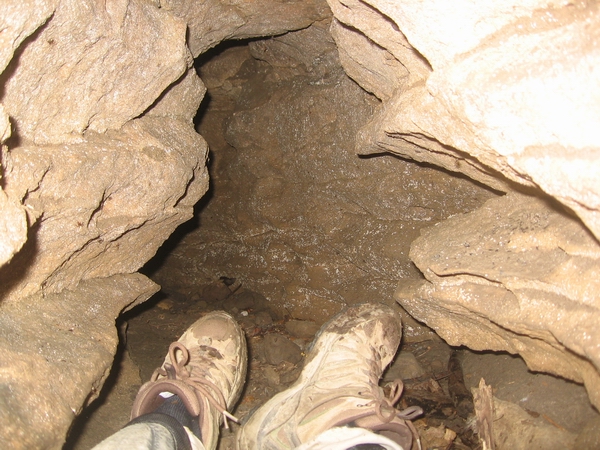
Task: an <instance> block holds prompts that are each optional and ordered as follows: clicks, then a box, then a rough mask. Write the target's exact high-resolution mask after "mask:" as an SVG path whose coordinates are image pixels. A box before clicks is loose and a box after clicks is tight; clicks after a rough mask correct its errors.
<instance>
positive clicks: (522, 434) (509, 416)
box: [493, 397, 592, 450]
mask: <svg viewBox="0 0 600 450" xmlns="http://www.w3.org/2000/svg"><path fill="white" fill-rule="evenodd" d="M493 420H494V423H493V433H494V443H495V446H496V447H495V448H496V449H497V450H546V449H563V448H584V447H574V444H575V440H576V438H577V435H576V434H573V433H570V432H569V431H567V430H565V429H564V428H559V427H556V426H554V425H553V424H551V423H549V422H548V421H547V420H545V419H544V418H543V417H532V416H531V415H530V414H529V413H528V412H527V411H525V410H524V409H523V408H521V407H520V406H519V405H516V404H514V403H510V402H505V401H503V400H499V399H497V398H495V397H494V419H493ZM589 448H592V447H589Z"/></svg>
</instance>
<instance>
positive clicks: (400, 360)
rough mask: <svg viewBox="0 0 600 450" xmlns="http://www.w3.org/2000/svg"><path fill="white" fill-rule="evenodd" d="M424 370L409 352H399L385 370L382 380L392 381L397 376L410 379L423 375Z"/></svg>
mask: <svg viewBox="0 0 600 450" xmlns="http://www.w3.org/2000/svg"><path fill="white" fill-rule="evenodd" d="M424 374H425V371H424V370H423V368H422V367H421V364H419V361H417V358H415V355H413V354H412V353H411V352H400V353H398V355H396V359H395V360H394V361H393V362H392V365H391V366H390V367H389V369H388V370H387V371H386V372H385V375H384V377H383V379H384V381H392V380H395V379H397V378H400V379H401V380H410V379H412V378H419V377H420V376H423V375H424Z"/></svg>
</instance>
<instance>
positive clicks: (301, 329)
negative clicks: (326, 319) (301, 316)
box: [285, 319, 321, 339]
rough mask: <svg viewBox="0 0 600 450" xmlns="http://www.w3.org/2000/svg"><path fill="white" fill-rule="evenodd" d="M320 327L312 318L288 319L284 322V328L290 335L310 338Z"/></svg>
mask: <svg viewBox="0 0 600 450" xmlns="http://www.w3.org/2000/svg"><path fill="white" fill-rule="evenodd" d="M320 328H321V327H320V326H319V325H317V323H316V322H313V321H312V320H296V319H292V320H289V321H288V322H287V323H286V324H285V329H286V331H287V332H288V333H290V335H291V336H294V337H297V338H302V339H312V338H313V337H314V336H315V334H317V332H318V331H319V329H320Z"/></svg>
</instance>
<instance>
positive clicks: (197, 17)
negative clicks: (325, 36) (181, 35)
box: [161, 0, 331, 57]
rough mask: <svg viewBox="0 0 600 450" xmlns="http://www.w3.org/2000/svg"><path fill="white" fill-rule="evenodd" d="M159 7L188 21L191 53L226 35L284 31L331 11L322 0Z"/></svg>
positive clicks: (177, 0)
mask: <svg viewBox="0 0 600 450" xmlns="http://www.w3.org/2000/svg"><path fill="white" fill-rule="evenodd" d="M161 7H162V8H163V9H165V10H167V11H169V12H170V13H171V14H173V15H174V16H177V17H181V18H182V19H183V20H185V21H186V23H187V24H188V28H189V38H188V39H189V44H188V45H189V47H190V50H191V51H192V54H193V55H194V57H197V56H198V55H200V54H201V53H204V52H205V51H207V50H208V49H209V48H211V47H214V46H215V45H216V44H218V43H219V42H221V41H224V40H227V39H247V38H253V37H263V36H271V35H277V34H283V33H285V32H286V31H290V30H299V29H302V28H306V27H308V26H309V25H310V24H311V23H313V22H315V21H318V20H322V19H324V18H326V17H328V16H330V15H331V12H330V11H329V8H328V7H327V4H326V3H325V1H323V0H305V1H301V2H289V1H285V0H275V1H267V0H260V1H252V2H247V1H244V0H233V1H229V2H227V3H223V2H220V1H218V0H209V1H205V2H201V3H199V2H197V1H195V0H166V1H165V0H162V1H161Z"/></svg>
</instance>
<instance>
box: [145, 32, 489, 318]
mask: <svg viewBox="0 0 600 450" xmlns="http://www.w3.org/2000/svg"><path fill="white" fill-rule="evenodd" d="M328 26H329V23H327V22H324V23H317V24H315V25H313V26H312V27H310V28H308V29H306V30H302V31H298V32H293V33H288V34H286V35H284V36H280V37H276V38H273V39H269V40H263V41H255V42H252V43H251V44H250V45H249V49H248V48H247V47H237V48H235V47H234V48H231V49H229V50H227V51H225V52H224V53H223V54H222V55H220V56H219V57H215V58H214V59H211V60H210V61H209V62H208V63H206V64H205V65H204V66H203V67H202V68H201V70H200V73H201V76H202V78H203V79H204V80H205V82H206V84H207V86H208V87H209V93H210V98H211V103H210V104H209V106H208V113H207V115H206V121H205V122H203V123H202V124H201V125H200V131H201V133H202V134H203V136H205V137H206V138H207V140H208V142H209V143H210V146H211V151H212V156H211V161H212V170H211V173H212V183H213V185H212V188H213V189H214V197H213V199H212V200H211V201H210V202H209V203H208V205H207V206H206V207H205V208H204V209H203V210H202V212H201V213H200V217H199V222H200V224H201V226H200V227H199V228H198V229H196V230H195V231H194V232H192V233H189V234H188V235H186V236H185V237H184V238H183V239H182V241H181V242H180V243H179V245H178V246H177V248H176V249H175V250H173V251H172V253H171V254H170V256H169V257H168V259H167V261H166V263H165V264H164V266H163V268H162V269H161V270H160V271H159V272H158V273H156V274H154V275H153V278H154V279H156V280H157V281H158V282H159V283H160V284H161V285H162V286H163V288H165V289H167V290H168V291H169V292H178V293H180V294H183V295H185V296H186V297H188V298H189V297H190V296H194V295H196V296H197V295H198V293H199V289H198V286H202V285H207V284H209V283H211V282H213V281H215V280H217V279H218V278H219V277H221V276H227V277H232V278H236V279H237V280H238V281H241V282H242V286H243V287H245V288H249V289H251V290H253V291H256V292H259V293H260V294H262V295H263V296H265V297H266V298H267V299H268V300H269V302H270V303H271V305H272V307H273V308H274V309H278V310H280V311H281V313H282V314H288V315H291V316H292V317H295V318H299V319H310V320H316V321H318V322H320V323H322V322H323V321H325V320H326V319H327V318H328V317H330V316H331V314H333V313H335V312H336V311H338V310H339V309H340V308H342V307H343V306H344V305H346V304H351V303H356V302H364V301H365V300H366V299H378V300H379V301H384V302H386V301H387V302H389V303H393V292H394V290H395V286H396V284H397V282H398V281H399V280H402V279H407V278H419V277H420V275H419V274H418V273H417V271H415V270H414V266H413V265H412V263H411V261H410V260H409V258H408V250H409V245H410V242H411V241H412V240H413V239H414V238H415V237H416V236H417V235H418V231H419V229H420V228H421V227H423V226H428V225H429V224H431V223H433V222H437V221H440V220H442V219H444V218H446V217H448V216H449V215H452V214H456V213H462V212H466V211H470V210H472V209H474V208H476V207H477V206H479V205H481V204H482V203H483V202H484V201H485V200H486V199H488V198H490V197H491V196H494V194H492V193H491V192H489V191H486V190H484V189H482V188H481V187H478V186H476V185H474V184H473V183H471V182H469V181H468V180H465V179H459V178H456V177H453V176H451V175H448V174H446V173H443V172H440V171H438V170H435V169H432V168H426V167H419V166H417V165H415V164H412V163H408V162H406V161H402V160H400V159H398V158H395V157H393V156H381V157H371V158H359V157H358V156H357V155H356V154H355V153H354V136H355V133H356V130H357V129H359V128H360V127H361V126H363V125H364V124H365V123H366V122H367V120H368V119H369V118H370V117H371V115H372V113H373V111H374V110H375V109H376V108H377V107H378V105H379V102H378V101H377V100H376V99H375V98H374V97H373V96H371V95H369V94H367V93H366V92H364V91H363V90H362V89H360V87H358V86H357V85H356V84H355V83H354V82H352V81H351V80H350V79H349V78H348V76H347V75H346V74H345V73H344V72H343V71H342V69H341V66H340V64H339V60H338V57H337V51H336V48H335V45H334V42H333V40H332V39H331V37H330V35H329V34H328V32H327V30H328ZM223 130H224V133H223ZM225 139H226V140H227V142H226V141H225ZM440 192H444V195H443V196H442V195H438V194H439V193H440Z"/></svg>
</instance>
